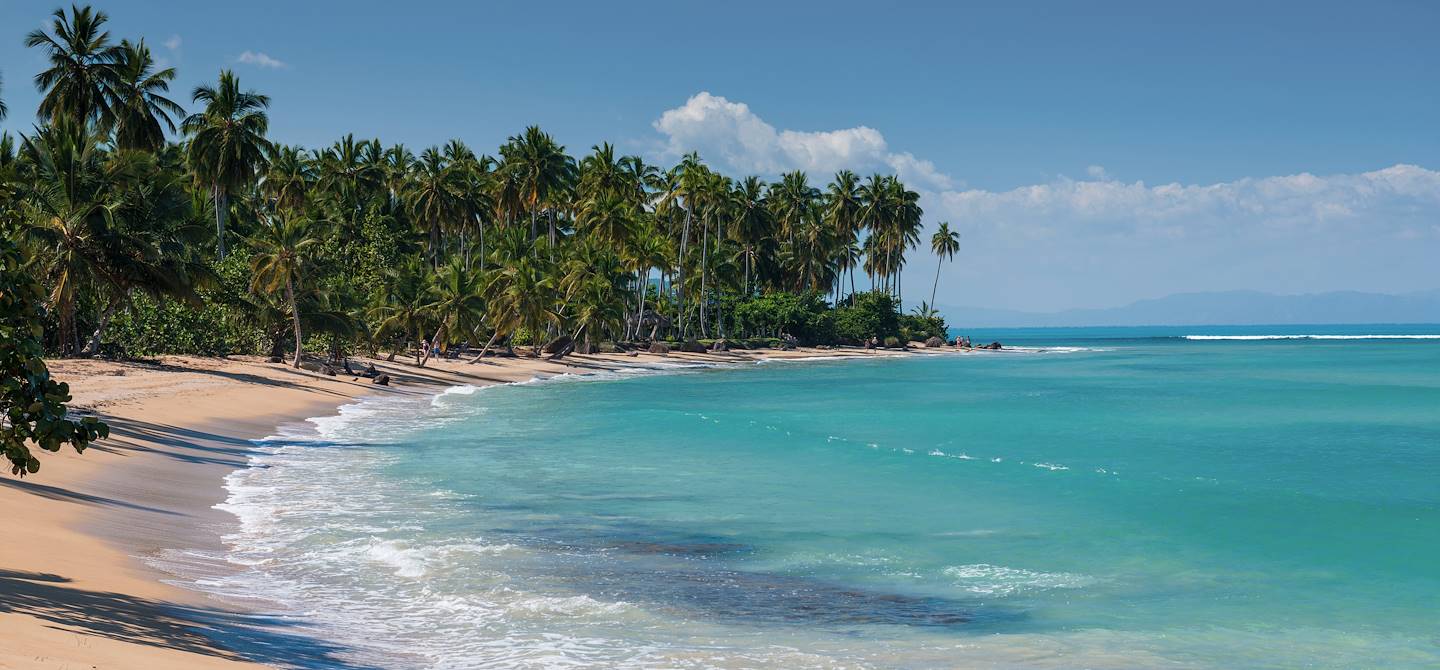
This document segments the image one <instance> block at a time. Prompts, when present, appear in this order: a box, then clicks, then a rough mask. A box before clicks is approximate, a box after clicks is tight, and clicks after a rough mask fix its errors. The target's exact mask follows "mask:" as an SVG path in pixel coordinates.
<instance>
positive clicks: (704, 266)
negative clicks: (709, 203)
mask: <svg viewBox="0 0 1440 670" xmlns="http://www.w3.org/2000/svg"><path fill="white" fill-rule="evenodd" d="M709 256H710V224H708V223H706V222H704V221H701V222H700V337H705V336H706V332H705V303H707V302H710V301H709V299H708V298H707V297H706V294H705V276H706V275H708V274H710V272H709V270H710V267H709V265H710V264H709V263H708V262H707V261H708V259H709Z"/></svg>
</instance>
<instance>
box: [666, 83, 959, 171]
mask: <svg viewBox="0 0 1440 670" xmlns="http://www.w3.org/2000/svg"><path fill="white" fill-rule="evenodd" d="M654 126H655V129H656V130H658V131H659V132H660V133H662V134H664V135H665V137H666V142H665V149H664V152H663V153H664V154H665V156H666V157H667V158H669V159H675V158H678V157H679V156H680V155H682V154H684V153H686V152H689V151H699V152H700V155H701V157H703V158H706V159H710V160H718V161H720V162H721V163H723V164H724V165H725V166H726V167H729V168H731V169H733V170H736V171H739V172H742V173H754V172H758V173H762V174H771V175H773V174H777V173H780V172H786V171H789V170H804V171H806V172H808V173H810V174H812V175H815V176H816V177H817V178H818V177H820V176H822V175H823V176H825V177H827V178H828V177H829V175H831V174H833V173H835V172H836V171H838V170H841V169H847V168H848V169H851V170H855V171H856V172H860V173H862V174H863V173H865V172H871V171H883V172H894V173H897V174H899V175H900V176H901V178H902V179H904V180H905V181H906V182H907V183H912V184H914V185H916V186H919V187H926V188H951V187H953V185H954V182H953V181H952V180H951V179H950V177H948V176H947V175H945V174H942V173H941V172H939V171H938V170H936V169H935V165H934V164H932V163H931V162H929V161H926V160H921V159H918V158H916V157H915V156H913V155H911V154H909V153H896V152H892V151H890V149H889V146H888V145H887V144H886V142H885V137H884V136H883V135H881V134H880V131H878V130H875V129H874V128H869V127H866V126H856V127H854V128H844V129H841V130H828V131H818V132H817V131H803V130H776V128H775V127H774V126H772V125H770V124H769V123H766V122H765V121H764V120H763V119H761V118H760V117H759V116H757V115H756V114H755V113H754V112H752V111H750V106H749V105H746V104H745V103H743V102H731V101H729V100H727V99H725V98H724V97H721V96H718V95H712V94H710V93H708V92H700V93H697V94H695V95H694V96H692V97H691V98H690V99H689V100H687V101H686V102H685V104H684V105H681V106H680V107H676V108H675V109H670V110H666V111H665V112H664V113H663V114H661V115H660V118H659V119H657V120H656V121H655V123H654Z"/></svg>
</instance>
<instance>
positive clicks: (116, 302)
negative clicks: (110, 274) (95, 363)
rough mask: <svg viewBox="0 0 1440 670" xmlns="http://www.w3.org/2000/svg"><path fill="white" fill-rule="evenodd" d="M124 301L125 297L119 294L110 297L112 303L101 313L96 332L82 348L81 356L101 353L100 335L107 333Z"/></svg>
mask: <svg viewBox="0 0 1440 670" xmlns="http://www.w3.org/2000/svg"><path fill="white" fill-rule="evenodd" d="M124 302H125V299H124V298H122V297H121V296H118V295H117V296H115V297H113V298H111V299H110V304H109V305H107V306H106V307H105V311H104V312H103V313H101V314H100V323H99V324H98V325H96V326H95V333H94V334H92V335H91V336H90V343H89V344H87V345H85V348H84V349H83V350H81V352H80V355H81V356H95V355H98V354H99V353H100V337H101V336H102V335H104V334H105V328H106V327H107V326H109V325H110V319H111V318H113V317H114V316H115V312H116V311H118V310H119V309H120V305H122V304H124Z"/></svg>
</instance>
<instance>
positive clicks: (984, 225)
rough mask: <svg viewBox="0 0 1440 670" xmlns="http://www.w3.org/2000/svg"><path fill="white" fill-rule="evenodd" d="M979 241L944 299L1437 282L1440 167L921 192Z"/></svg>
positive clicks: (1120, 299) (1063, 302)
mask: <svg viewBox="0 0 1440 670" xmlns="http://www.w3.org/2000/svg"><path fill="white" fill-rule="evenodd" d="M922 205H923V206H924V207H925V209H926V213H927V218H930V217H934V218H935V219H946V220H949V221H950V222H951V223H952V225H955V226H956V227H957V228H959V229H960V230H962V231H964V232H965V234H966V241H967V243H968V244H969V245H971V249H972V251H971V253H970V254H968V255H966V257H965V259H964V261H963V262H964V263H965V266H964V267H963V268H961V269H959V271H958V272H957V273H956V274H957V275H959V276H958V277H957V279H959V280H961V281H962V282H966V283H970V284H973V285H984V286H986V287H987V291H986V292H985V293H984V294H981V295H975V294H970V295H967V296H964V297H957V296H954V295H953V294H952V295H951V297H950V298H949V300H948V301H942V302H948V303H949V304H979V305H987V306H997V307H1002V306H1008V307H1018V308H1030V309H1058V308H1065V307H1074V306H1110V305H1116V304H1123V303H1125V302H1129V301H1131V300H1136V299H1140V298H1147V297H1158V296H1163V295H1166V294H1169V293H1176V292H1182V291H1207V290H1232V289H1257V290H1263V291H1271V292H1276V293H1307V292H1316V291H1330V290H1344V289H1356V290H1370V291H1380V292H1393V293H1401V292H1407V291H1414V290H1422V289H1431V288H1436V287H1437V286H1440V275H1437V274H1436V273H1435V269H1434V268H1435V260H1434V259H1436V258H1440V172H1436V171H1434V170H1428V169H1425V168H1422V167H1418V166H1414V165H1394V166H1391V167H1387V168H1384V169H1380V170H1374V171H1370V172H1361V173H1355V174H1334V175H1314V174H1309V173H1301V174H1295V175H1286V176H1274V177H1247V178H1243V179H1237V180H1234V181H1228V182H1219V183H1213V184H1179V183H1169V184H1159V185H1153V186H1152V185H1148V184H1146V183H1144V182H1142V181H1136V182H1120V181H1114V180H1111V179H1110V178H1109V177H1108V175H1106V176H1105V180H1104V181H1098V180H1086V181H1076V180H1072V179H1067V178H1060V179H1057V180H1054V181H1052V182H1050V183H1045V184H1033V185H1028V186H1021V187H1018V188H1013V189H1010V190H1006V191H998V192H997V191H985V190H965V191H945V192H940V193H932V194H927V195H926V197H925V198H924V200H922Z"/></svg>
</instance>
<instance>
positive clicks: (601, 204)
mask: <svg viewBox="0 0 1440 670" xmlns="http://www.w3.org/2000/svg"><path fill="white" fill-rule="evenodd" d="M575 223H576V226H577V227H578V228H579V229H580V230H581V231H583V232H584V233H585V234H586V235H589V236H593V237H595V238H596V239H599V240H603V241H605V242H606V243H607V244H609V245H611V246H612V247H613V248H623V247H624V246H625V245H626V244H627V243H628V242H629V240H630V237H631V235H632V234H633V229H634V225H635V211H634V210H633V209H632V208H631V205H630V203H628V202H626V201H625V200H624V198H622V197H621V196H620V195H618V194H615V193H605V194H602V195H598V196H596V197H595V198H592V199H590V200H586V201H585V202H584V203H583V204H581V206H580V211H579V213H578V215H577V216H576V219H575Z"/></svg>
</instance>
